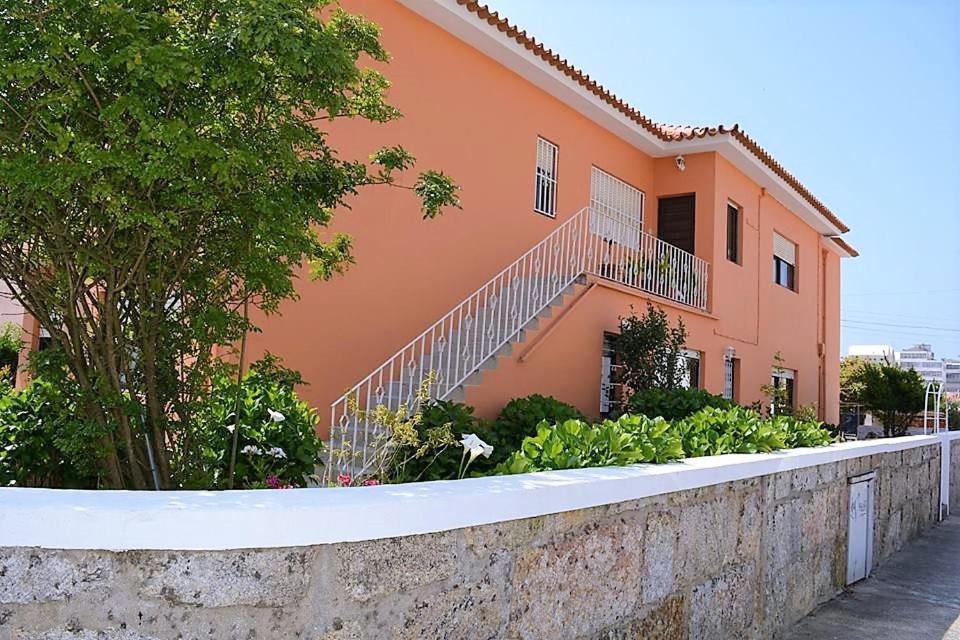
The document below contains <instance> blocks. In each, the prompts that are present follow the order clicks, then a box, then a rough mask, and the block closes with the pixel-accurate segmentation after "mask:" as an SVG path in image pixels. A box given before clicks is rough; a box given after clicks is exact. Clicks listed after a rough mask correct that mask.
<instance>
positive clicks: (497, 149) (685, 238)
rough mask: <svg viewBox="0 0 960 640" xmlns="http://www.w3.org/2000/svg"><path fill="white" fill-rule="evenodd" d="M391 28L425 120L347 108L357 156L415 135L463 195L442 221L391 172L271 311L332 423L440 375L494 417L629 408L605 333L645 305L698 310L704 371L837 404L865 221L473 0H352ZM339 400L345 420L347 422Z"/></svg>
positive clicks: (276, 343)
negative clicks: (640, 101) (525, 410)
mask: <svg viewBox="0 0 960 640" xmlns="http://www.w3.org/2000/svg"><path fill="white" fill-rule="evenodd" d="M343 4H344V6H345V8H346V9H347V10H348V11H351V12H355V13H360V14H362V15H365V16H367V17H368V18H370V19H372V20H373V21H375V22H377V23H378V24H379V25H381V27H382V36H383V42H384V44H385V46H386V49H387V50H388V51H389V52H390V54H391V55H392V61H391V62H390V64H389V65H388V66H387V67H386V68H385V72H386V74H387V76H388V77H389V78H390V79H391V80H392V82H393V88H392V89H391V90H390V94H389V99H390V101H391V103H392V104H394V105H395V106H397V107H399V109H400V110H401V111H402V112H403V114H404V117H403V118H402V119H401V120H398V121H396V122H392V123H389V124H386V125H372V124H369V123H366V122H355V123H354V122H347V123H343V124H341V123H337V126H336V127H334V128H333V129H332V130H331V132H330V133H331V140H332V143H333V144H334V146H335V148H338V149H339V150H340V152H341V154H342V155H343V156H344V157H351V158H366V157H367V156H368V155H369V153H370V152H371V151H372V150H374V149H375V148H377V147H379V146H382V145H383V144H403V145H405V146H406V147H407V148H409V149H411V150H412V151H413V152H414V153H415V154H416V155H417V158H418V161H419V162H420V163H422V165H423V166H429V167H436V168H440V169H442V170H443V171H444V172H446V173H448V174H450V175H452V176H453V177H454V178H455V179H456V180H457V182H458V183H459V184H460V185H461V187H462V191H461V193H460V196H461V200H462V204H463V210H462V211H456V210H454V211H449V212H448V213H446V214H445V215H444V216H442V217H441V218H439V219H437V220H434V221H427V222H425V221H422V220H421V216H420V213H419V211H418V203H417V202H416V200H415V199H414V198H412V197H410V195H409V194H407V193H405V192H402V191H399V190H391V189H381V190H376V189H371V190H368V191H365V192H364V193H363V194H362V195H361V196H359V197H357V198H355V200H354V201H353V202H351V205H352V209H351V210H350V211H344V212H341V213H340V214H339V216H338V217H337V220H336V231H345V232H348V233H350V234H352V235H353V236H354V239H355V257H356V264H355V265H354V266H352V267H351V268H350V269H349V271H348V272H347V273H346V274H345V275H343V276H340V277H337V278H335V279H334V280H332V281H330V282H311V281H309V279H307V278H306V277H304V278H302V279H301V282H300V285H299V292H300V298H299V299H298V300H296V301H290V302H287V303H286V304H284V305H283V307H282V309H281V313H280V314H278V315H273V316H270V317H266V318H260V319H258V322H259V323H260V325H261V326H262V328H263V332H262V333H260V334H257V335H254V336H252V337H251V346H252V348H253V355H254V356H256V355H257V353H258V352H259V353H262V352H266V351H270V352H272V353H275V354H278V355H280V356H282V357H283V358H284V360H285V363H286V364H287V365H289V366H291V367H294V368H296V369H298V370H300V371H301V372H302V374H303V375H304V377H305V379H306V380H307V381H308V382H309V385H308V386H306V387H305V388H304V389H302V391H301V395H302V397H304V398H305V399H306V400H307V401H309V402H310V403H311V404H313V405H314V406H316V407H318V408H319V409H320V411H321V415H322V416H324V425H323V427H324V430H325V431H326V429H327V428H328V427H329V425H341V426H343V427H346V428H347V429H348V430H353V429H358V433H357V435H358V436H359V437H360V439H361V440H362V432H363V425H356V421H354V420H352V418H351V417H350V415H349V410H348V408H347V403H346V402H345V400H344V398H345V396H346V394H351V395H352V396H353V397H355V398H356V400H357V402H358V403H359V405H360V406H361V408H364V407H370V406H373V405H375V404H378V403H384V404H389V405H392V406H397V405H398V404H400V403H402V402H406V401H407V400H408V399H409V398H410V396H411V394H412V393H414V392H415V391H416V388H417V387H418V385H419V384H420V382H421V381H422V380H423V379H424V377H425V376H427V375H428V374H430V373H431V372H433V375H434V376H436V377H437V378H438V380H437V381H436V382H435V383H434V385H433V390H432V393H433V394H434V395H436V396H440V397H445V398H453V399H458V400H462V401H464V402H467V403H469V404H471V405H473V406H475V407H476V409H477V414H478V415H480V416H487V417H489V416H494V415H496V413H497V412H498V411H499V409H500V408H501V407H502V406H503V405H504V404H505V403H506V402H507V401H508V400H510V399H511V398H514V397H518V396H523V395H527V394H531V393H541V394H546V395H553V396H555V397H557V398H559V399H562V400H565V401H567V402H570V403H573V404H574V405H576V406H577V407H579V408H580V409H581V410H582V411H583V412H584V413H586V414H587V415H594V416H596V415H599V414H601V413H602V412H603V411H605V409H606V408H607V403H608V402H609V396H610V389H609V384H608V375H609V365H610V362H609V358H607V357H606V353H605V344H606V341H607V340H608V339H609V336H610V334H613V333H615V332H616V331H617V328H618V318H619V317H620V316H621V315H624V314H627V313H628V312H629V309H630V307H631V305H633V306H634V307H635V308H636V309H637V311H638V312H640V311H642V310H643V309H644V307H645V305H646V301H648V300H649V301H652V302H653V303H654V304H656V305H659V306H661V307H662V308H663V309H665V310H666V311H667V312H668V313H669V314H670V315H671V316H672V317H674V318H675V317H676V316H679V317H682V318H683V320H684V322H685V323H686V326H687V329H688V332H689V339H688V341H687V347H688V349H689V352H688V356H689V358H690V371H691V378H692V381H691V382H692V383H693V384H697V385H699V386H701V387H704V388H706V389H708V390H709V391H711V392H714V393H724V394H726V395H728V396H732V397H733V398H734V399H736V400H737V401H739V402H741V403H744V404H748V403H751V402H753V401H755V400H760V399H761V397H762V395H761V390H760V387H761V386H762V385H764V384H769V383H770V382H771V377H772V375H773V374H774V367H775V364H776V363H775V355H776V354H777V353H778V352H779V354H780V355H781V357H782V364H781V367H782V368H783V371H782V375H781V376H780V383H781V384H784V385H787V386H789V387H790V388H791V391H792V394H793V400H792V401H793V403H794V404H795V405H796V406H800V405H811V404H812V405H816V407H817V410H818V412H819V414H820V416H821V417H822V419H824V420H825V421H828V422H837V420H838V403H839V362H840V358H839V339H840V335H839V334H840V326H839V309H840V302H839V301H840V259H841V258H843V257H851V256H855V255H856V252H855V251H854V250H853V249H852V248H851V247H850V246H849V245H848V244H847V243H846V242H844V241H843V240H841V239H840V235H841V234H843V233H844V232H846V231H848V228H847V227H846V225H844V224H843V222H842V221H841V220H840V219H838V218H837V216H835V215H834V214H833V213H832V212H831V211H830V210H829V209H828V208H827V207H826V206H825V205H824V204H823V203H821V202H820V201H819V200H818V199H817V198H816V197H815V196H813V195H812V194H811V193H810V192H809V191H808V190H807V189H806V188H804V187H803V185H802V184H800V182H799V181H798V180H797V179H796V178H794V177H793V176H792V175H791V174H789V173H788V172H787V171H786V170H785V169H784V168H783V167H782V166H781V165H780V164H779V163H778V162H777V161H775V160H774V159H773V158H772V157H771V156H770V155H769V154H768V153H767V152H766V151H764V150H763V149H762V148H761V147H760V146H759V145H758V144H757V143H756V142H754V141H753V140H752V139H751V138H750V137H748V136H747V135H746V134H745V133H744V132H743V131H742V130H741V129H739V128H738V127H736V126H734V127H733V128H724V127H717V128H699V127H677V126H666V125H661V124H657V123H655V122H652V121H651V120H650V119H649V118H646V117H645V116H643V115H642V114H641V113H640V112H638V111H637V110H636V109H634V108H632V107H631V106H629V105H627V104H625V103H624V102H623V101H621V100H619V99H618V98H616V97H615V96H614V95H613V94H611V93H610V92H609V91H607V90H606V89H604V88H603V87H601V86H599V85H598V84H597V83H596V82H594V81H592V80H590V78H589V77H588V76H586V75H584V74H583V73H582V72H580V71H579V70H577V69H576V68H574V67H573V66H572V65H570V64H569V63H567V61H565V60H561V59H560V58H559V57H558V56H556V55H555V54H553V53H552V52H551V51H550V50H548V49H546V48H544V47H543V46H542V45H541V44H539V43H537V42H536V41H535V40H534V39H532V38H531V37H529V36H528V35H527V34H526V33H524V32H522V31H519V30H518V29H517V28H516V27H514V26H512V25H511V24H510V23H509V22H507V21H506V20H505V19H502V18H500V17H499V16H498V15H496V14H493V13H491V12H490V11H488V10H487V9H486V8H484V7H483V6H482V5H478V4H477V3H476V2H468V1H467V0H396V1H395V0H348V1H345V2H344V3H343ZM326 416H329V420H327V419H326Z"/></svg>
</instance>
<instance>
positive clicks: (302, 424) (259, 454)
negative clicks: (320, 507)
mask: <svg viewBox="0 0 960 640" xmlns="http://www.w3.org/2000/svg"><path fill="white" fill-rule="evenodd" d="M298 381H299V375H297V374H296V372H294V371H291V370H289V369H285V368H283V367H281V366H280V365H279V364H278V363H277V361H276V360H275V359H273V358H268V359H266V360H263V361H260V362H258V363H255V364H254V365H253V366H251V368H250V371H249V372H248V373H247V374H246V375H245V376H244V378H243V383H242V385H241V390H240V391H241V392H240V416H239V420H237V419H236V418H235V414H234V408H235V403H236V392H237V384H236V379H235V378H233V377H231V376H227V375H221V376H218V377H217V378H216V379H215V380H214V381H213V385H212V388H211V390H210V395H209V397H208V398H207V401H206V402H205V403H204V404H203V406H202V407H201V409H200V411H199V412H198V413H197V415H196V416H195V418H194V419H195V427H196V428H195V430H194V433H195V434H196V436H197V437H199V438H200V439H201V443H200V446H199V447H195V448H194V449H193V450H192V452H191V453H188V454H187V455H186V456H184V458H182V459H180V460H179V467H180V472H179V473H178V476H179V481H180V485H181V486H183V487H184V488H198V489H223V488H226V487H227V476H228V469H229V465H230V454H231V449H232V445H233V429H234V428H235V425H236V424H237V423H239V429H240V432H239V439H238V442H237V461H236V469H235V472H234V473H235V475H234V488H237V489H244V488H262V487H266V486H267V484H268V482H267V479H268V478H273V477H275V478H276V480H271V484H280V485H292V486H305V485H306V484H307V481H308V478H309V476H311V475H313V474H314V469H315V465H317V464H318V463H319V462H320V449H321V447H322V442H321V440H320V438H319V436H318V435H317V432H316V424H317V421H318V416H317V412H316V411H315V410H314V409H312V408H310V407H309V406H308V405H307V404H306V403H305V402H303V401H301V400H300V399H299V398H298V397H297V394H296V392H295V391H294V385H295V384H296V383H297V382H298ZM281 417H282V419H281Z"/></svg>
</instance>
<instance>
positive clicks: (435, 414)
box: [402, 400, 493, 482]
mask: <svg viewBox="0 0 960 640" xmlns="http://www.w3.org/2000/svg"><path fill="white" fill-rule="evenodd" d="M420 416H421V417H420V422H419V424H418V425H417V427H416V428H417V432H418V433H419V434H420V436H421V438H424V437H425V436H426V434H427V433H428V432H429V431H430V430H431V429H435V428H437V427H442V426H444V425H447V426H448V427H449V429H450V433H451V435H452V436H453V438H454V439H455V440H456V441H457V442H460V439H461V438H462V437H463V436H464V434H468V433H474V434H476V435H477V436H478V437H479V438H480V439H481V440H483V441H485V442H487V443H488V444H489V443H490V440H491V439H492V437H491V431H490V426H489V424H486V423H484V422H482V421H479V420H477V419H476V418H474V417H473V407H471V406H469V405H466V404H463V403H461V402H452V401H449V400H431V401H430V402H428V403H427V404H425V405H424V406H423V407H421V409H420ZM462 456H463V448H462V447H460V446H450V447H446V448H445V449H442V450H440V451H439V452H438V453H437V454H435V455H430V456H425V457H423V458H418V459H415V460H411V461H410V462H408V463H407V464H406V466H405V467H404V473H403V477H402V481H403V482H416V481H418V480H454V479H456V477H457V474H458V472H459V471H460V462H461V460H462ZM470 468H471V471H473V472H475V473H479V474H482V473H483V472H484V471H489V470H490V469H492V468H493V466H492V465H491V463H490V460H489V459H488V458H484V457H479V458H477V459H476V460H475V461H474V462H473V464H472V465H471V467H470Z"/></svg>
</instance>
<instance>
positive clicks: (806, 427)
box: [773, 416, 839, 449]
mask: <svg viewBox="0 0 960 640" xmlns="http://www.w3.org/2000/svg"><path fill="white" fill-rule="evenodd" d="M773 423H774V425H775V427H776V428H777V429H779V430H780V431H782V432H783V434H784V437H783V441H784V443H785V444H786V446H787V449H796V448H797V447H825V446H826V445H828V444H830V443H831V442H834V441H835V440H836V439H837V436H838V435H839V430H838V429H837V428H836V427H835V426H833V425H827V424H823V423H822V422H819V421H817V420H808V419H804V418H801V417H799V416H777V417H776V418H774V419H773Z"/></svg>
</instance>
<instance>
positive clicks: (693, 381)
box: [680, 349, 700, 389]
mask: <svg viewBox="0 0 960 640" xmlns="http://www.w3.org/2000/svg"><path fill="white" fill-rule="evenodd" d="M680 366H681V367H683V382H682V384H683V386H684V388H686V389H699V388H700V352H699V351H691V350H690V349H684V351H683V355H682V356H681V358H680Z"/></svg>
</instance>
